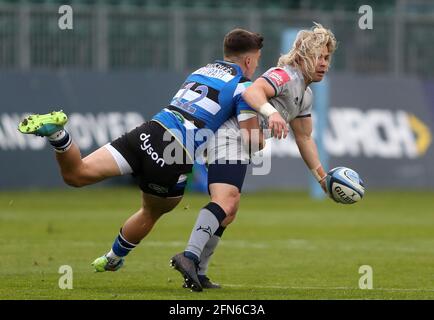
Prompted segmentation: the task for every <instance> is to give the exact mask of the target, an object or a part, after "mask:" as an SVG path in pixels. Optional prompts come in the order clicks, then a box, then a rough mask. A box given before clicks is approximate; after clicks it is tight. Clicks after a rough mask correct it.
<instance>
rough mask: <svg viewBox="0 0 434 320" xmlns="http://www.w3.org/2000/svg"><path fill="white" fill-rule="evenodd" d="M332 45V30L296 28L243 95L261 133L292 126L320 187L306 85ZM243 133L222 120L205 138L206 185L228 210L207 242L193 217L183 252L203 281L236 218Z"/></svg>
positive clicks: (324, 64)
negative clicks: (287, 43) (284, 47)
mask: <svg viewBox="0 0 434 320" xmlns="http://www.w3.org/2000/svg"><path fill="white" fill-rule="evenodd" d="M335 49H336V39H335V36H334V35H333V33H332V32H331V31H330V30H328V29H326V28H324V27H323V26H322V25H320V24H318V23H314V26H313V27H312V29H311V30H301V31H300V32H299V33H298V34H297V37H296V40H295V41H294V44H293V46H292V48H291V49H290V51H289V52H288V53H287V54H284V55H282V56H281V57H280V58H279V60H278V63H277V67H273V68H270V69H269V70H268V71H266V72H265V73H264V74H263V75H262V76H261V77H259V78H258V79H257V80H256V81H254V82H253V84H252V85H251V86H249V87H248V88H247V89H246V90H245V91H244V92H243V94H242V96H243V98H244V99H245V101H246V102H247V103H248V104H249V105H250V106H251V107H252V108H253V109H255V110H256V111H257V112H258V113H259V114H260V115H261V116H262V117H261V118H262V121H261V122H262V129H263V130H264V132H266V131H265V129H268V128H269V129H271V130H272V133H273V134H272V136H273V137H276V136H279V137H280V136H281V135H283V136H284V137H285V136H286V133H287V132H288V128H287V124H289V125H290V126H291V128H292V131H293V133H294V137H295V141H296V144H297V146H298V149H299V151H300V154H301V156H302V158H303V160H304V161H305V163H306V165H307V167H308V168H309V169H310V170H311V172H312V174H313V175H314V177H315V178H316V179H317V181H318V182H319V183H320V184H321V186H322V188H323V190H324V191H326V190H325V181H324V180H325V177H326V172H325V170H324V168H323V166H322V165H321V162H320V159H319V155H318V151H317V146H316V143H315V141H314V139H313V138H312V116H311V110H312V99H313V96H312V90H311V89H310V88H309V85H310V84H311V83H313V82H319V81H321V80H322V79H323V78H324V76H325V74H326V73H327V71H328V69H329V66H330V62H331V57H332V55H333V53H334V51H335ZM257 116H258V115H257V114H255V113H249V114H248V115H246V117H251V118H254V117H257ZM245 119H246V118H245ZM267 120H268V121H267ZM267 122H268V124H267ZM242 131H243V130H240V127H239V125H238V123H237V121H236V119H235V118H231V119H229V120H227V121H226V122H225V123H224V124H223V125H222V127H220V129H219V131H218V132H217V134H216V137H215V139H214V140H213V141H211V142H210V146H209V149H208V161H209V163H210V165H209V169H208V185H209V190H210V191H211V196H212V197H220V199H219V202H220V203H225V206H226V207H227V208H232V209H231V210H230V211H228V212H226V214H227V216H226V219H225V220H224V221H222V223H221V225H220V228H219V229H218V231H217V232H216V233H214V234H213V235H209V237H210V238H209V240H208V242H207V243H204V242H203V240H202V242H200V241H198V240H197V237H196V234H197V232H198V231H200V230H202V229H204V228H205V226H203V225H201V224H200V221H199V220H198V221H197V222H196V224H195V226H194V228H193V231H192V233H191V236H190V240H189V242H188V245H187V247H186V249H185V251H184V255H186V256H189V257H191V256H195V260H196V261H198V274H199V276H202V277H205V278H206V279H208V278H207V277H206V273H207V270H208V264H209V261H210V257H211V255H212V254H213V252H214V251H215V249H216V247H217V245H218V242H219V239H220V237H221V236H222V233H223V230H224V229H225V227H226V226H227V225H228V224H230V223H231V222H232V221H233V220H234V219H235V215H236V212H237V210H238V206H239V200H240V193H241V186H242V183H243V181H244V176H245V169H243V165H244V164H239V163H235V164H234V161H241V162H243V161H246V160H249V158H250V154H251V153H250V152H247V151H246V149H247V148H245V145H243V144H240V143H239V141H240V139H243V138H244V134H243V132H242ZM268 132H269V131H268ZM261 134H262V133H261ZM221 135H224V136H223V137H222V136H221ZM266 138H269V137H266ZM250 140H251V139H250ZM250 147H251V146H250ZM261 147H262V146H259V147H257V148H256V150H260V149H261ZM253 149H255V148H253ZM250 150H251V149H250ZM225 161H226V162H231V163H232V165H231V166H230V165H227V164H226V163H225ZM216 190H229V191H231V193H230V192H228V191H227V192H226V193H222V192H216ZM213 191H214V192H213ZM213 194H214V196H213ZM229 195H232V196H229ZM184 286H185V287H190V286H191V284H190V283H186V284H185V285H184ZM203 287H205V288H219V287H220V286H219V285H217V284H213V283H212V282H209V281H208V286H203Z"/></svg>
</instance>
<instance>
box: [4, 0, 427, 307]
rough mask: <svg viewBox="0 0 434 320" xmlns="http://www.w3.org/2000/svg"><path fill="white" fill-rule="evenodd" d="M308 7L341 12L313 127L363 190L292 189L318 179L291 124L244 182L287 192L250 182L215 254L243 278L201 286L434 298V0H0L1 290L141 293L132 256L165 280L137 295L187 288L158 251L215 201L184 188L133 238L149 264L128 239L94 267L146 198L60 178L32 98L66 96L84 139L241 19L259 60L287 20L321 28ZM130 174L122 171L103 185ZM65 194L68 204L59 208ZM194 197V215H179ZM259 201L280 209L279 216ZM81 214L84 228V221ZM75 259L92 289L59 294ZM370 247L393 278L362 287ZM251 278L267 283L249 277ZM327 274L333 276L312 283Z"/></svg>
mask: <svg viewBox="0 0 434 320" xmlns="http://www.w3.org/2000/svg"><path fill="white" fill-rule="evenodd" d="M64 4H69V5H71V6H72V8H73V29H72V30H60V29H59V27H58V20H59V18H60V16H61V15H60V14H59V13H58V9H59V6H60V5H64ZM361 5H370V6H371V7H372V9H373V29H372V30H369V29H368V30H362V29H360V28H359V23H358V22H359V19H360V17H361V16H362V14H360V13H359V12H358V10H359V7H360V6H361ZM313 21H316V22H319V23H321V24H323V25H324V26H326V27H328V28H330V29H331V30H332V31H333V32H334V33H335V35H336V38H337V40H338V50H337V51H336V54H335V55H334V57H333V62H332V68H331V70H330V73H329V75H328V76H327V83H328V85H327V90H326V93H325V94H324V92H323V93H321V94H317V95H316V98H317V100H316V102H315V104H314V109H315V108H316V109H317V110H318V106H317V104H318V103H323V104H325V109H321V108H320V109H321V110H322V111H321V112H322V113H321V114H320V117H321V118H322V119H326V120H327V121H326V122H327V125H326V128H325V130H324V131H323V132H321V134H319V135H318V134H316V139H318V141H319V143H320V144H321V145H322V146H323V149H324V154H323V157H324V158H325V159H328V161H327V164H328V168H332V167H334V166H337V165H343V166H348V167H351V168H353V169H355V170H356V171H358V172H359V173H360V174H361V176H362V177H363V178H364V180H365V182H366V185H367V188H368V191H367V197H366V199H364V200H363V201H362V202H361V203H360V204H358V205H355V206H351V207H348V206H347V207H345V208H343V207H342V206H339V207H337V206H336V205H335V204H333V203H331V202H330V201H327V202H326V203H324V204H322V203H321V204H320V203H317V202H315V201H313V200H311V199H309V197H308V196H307V195H306V194H305V192H302V193H300V192H296V191H294V189H297V190H307V188H308V186H309V179H310V175H309V172H308V170H306V168H305V165H304V163H303V162H302V160H301V159H300V156H299V154H298V152H297V149H296V146H295V144H294V142H293V141H292V139H291V138H289V139H288V140H287V141H284V142H279V143H273V146H272V155H273V158H272V161H273V162H272V167H271V172H270V174H268V175H266V176H249V177H248V178H247V181H246V183H245V190H246V191H251V192H253V191H263V190H270V189H272V190H276V189H279V190H284V192H279V193H277V195H276V194H273V193H267V194H264V196H261V195H262V194H261V193H253V195H246V197H245V199H244V198H243V199H242V202H241V209H240V214H239V216H240V217H239V218H238V219H239V222H237V223H235V225H234V227H233V231H231V232H233V233H229V234H228V235H227V236H225V237H226V238H225V240H224V241H223V243H225V241H227V242H226V244H227V245H223V247H224V248H225V249H224V250H223V249H222V250H221V253H217V256H216V261H220V264H219V262H216V264H217V268H215V270H216V271H215V273H217V275H218V277H220V279H221V280H222V281H223V282H224V283H229V284H230V283H232V284H233V286H232V287H230V286H229V288H231V290H232V295H227V296H225V295H224V294H226V293H222V295H221V296H219V295H214V293H213V294H210V295H208V296H205V297H208V298H217V299H218V298H229V299H232V298H235V299H236V298H245V299H249V298H263V299H268V298H277V299H282V298H283V299H286V298H306V297H307V298H342V297H344V298H352V297H356V298H394V297H395V298H433V297H434V296H433V284H432V273H429V270H432V265H433V262H434V261H433V258H432V256H433V253H434V252H433V249H432V248H434V220H433V217H434V200H433V199H434V170H433V163H434V148H433V146H432V132H433V129H434V59H433V57H434V2H433V1H430V0H414V1H410V0H377V1H368V0H366V1H364V0H362V1H359V0H357V1H344V0H330V1H314V0H286V1H284V0H267V1H260V0H246V1H243V0H220V1H212V0H172V1H170V0H107V1H98V0H75V1H66V0H22V1H19V0H17V1H13V0H0V94H1V95H0V161H1V164H2V166H3V170H2V172H1V174H0V199H1V201H0V245H1V247H2V250H4V251H3V253H2V255H3V257H7V259H6V258H5V259H2V260H1V261H0V278H1V279H2V281H0V283H2V284H3V288H2V287H1V285H0V298H1V297H6V298H8V297H9V298H23V297H24V298H38V297H39V298H40V297H48V298H56V297H57V298H59V297H61V298H68V297H75V298H80V297H83V298H100V297H105V298H109V299H110V298H113V297H117V295H118V294H119V293H118V292H115V291H116V290H115V289H113V290H111V289H109V288H110V286H111V285H112V286H113V288H117V289H119V290H121V291H122V290H127V289H125V288H126V287H128V285H129V286H130V288H133V289H131V290H132V291H130V292H128V293H127V294H126V295H124V296H122V294H119V297H126V298H135V297H138V296H137V295H136V293H137V290H139V289H137V287H135V286H137V285H136V280H137V277H142V276H143V274H140V275H139V274H135V273H133V272H139V271H140V272H143V273H144V274H146V275H145V277H146V281H148V283H149V282H150V283H152V285H153V286H154V291H155V292H156V294H155V295H154V296H152V295H151V296H147V295H146V293H143V292H141V293H140V295H139V297H141V298H147V297H148V298H149V297H151V298H153V297H155V298H163V299H164V298H179V297H180V296H181V297H185V296H183V295H180V293H178V291H177V290H178V288H179V285H178V284H176V285H175V284H173V283H171V281H169V282H168V283H167V281H166V280H167V278H168V277H175V276H174V275H173V274H172V273H170V271H168V272H169V273H168V274H167V275H166V273H165V272H166V271H161V270H160V268H161V265H163V264H164V265H166V260H167V259H168V258H169V257H170V255H171V254H172V253H174V252H175V250H179V249H182V248H183V241H185V240H187V237H188V235H189V232H190V228H191V226H192V224H193V221H194V219H195V216H196V213H197V210H198V209H199V208H200V206H201V204H204V203H206V201H207V198H206V195H202V196H201V195H194V196H192V195H188V194H187V197H186V199H187V200H186V201H187V203H186V204H185V205H183V206H181V207H180V209H177V210H175V212H174V214H173V217H171V218H170V219H167V220H164V219H163V220H164V221H162V222H161V226H159V227H158V228H159V231H154V233H153V234H152V235H151V237H150V240H149V241H150V242H149V243H150V244H144V245H143V248H142V249H140V251H138V252H139V253H140V254H141V255H142V257H143V255H145V256H146V257H149V259H148V260H146V261H147V262H145V265H143V263H142V262H143V261H142V260H140V261H141V262H139V259H142V258H139V256H134V257H132V258H131V265H132V266H131V269H128V270H126V273H124V274H123V276H121V278H116V280H108V281H107V282H104V284H101V283H96V282H95V283H94V282H93V281H95V280H93V278H92V275H90V269H89V268H88V262H90V261H91V260H92V259H93V258H94V256H97V255H99V254H101V252H103V250H106V248H107V245H109V244H110V243H111V240H112V236H114V235H115V234H116V231H117V228H118V226H119V224H120V223H121V222H122V221H123V220H124V218H126V217H127V216H128V215H129V212H130V211H131V212H133V211H134V210H135V208H136V205H138V203H139V202H137V204H136V205H132V204H131V201H133V199H132V198H133V196H131V193H132V194H134V197H135V196H136V194H135V193H136V190H135V189H134V190H131V191H125V190H124V189H117V188H115V189H112V190H108V189H107V190H105V191H106V192H107V193H104V192H101V193H100V192H99V191H95V190H89V189H83V190H70V189H67V192H66V193H65V190H64V189H65V188H67V187H65V186H64V184H63V182H62V181H61V178H60V177H59V174H58V172H57V170H56V163H55V160H54V157H53V152H52V151H51V149H50V146H49V145H48V144H47V143H46V142H45V140H44V139H40V138H36V137H27V136H23V135H20V134H19V133H18V131H17V130H16V126H17V124H18V122H19V121H20V120H21V119H22V117H23V115H24V114H27V113H45V112H47V111H50V110H53V109H59V108H62V109H63V110H65V112H66V113H68V114H69V115H70V122H69V124H68V126H69V130H70V131H71V133H72V135H73V138H74V139H75V141H76V142H77V143H78V144H79V146H80V148H81V150H82V152H83V154H87V153H89V152H90V151H92V150H94V149H95V148H96V147H98V146H100V145H103V144H105V143H107V142H109V141H110V140H112V139H114V138H117V137H118V136H119V135H120V134H122V133H123V132H125V131H127V130H129V129H131V128H132V127H134V126H135V125H136V124H138V123H140V122H141V121H143V120H144V119H149V118H150V117H151V116H152V115H153V114H154V113H156V112H157V111H158V110H159V109H161V108H162V107H163V106H165V105H166V104H167V103H168V101H169V99H170V98H171V97H172V94H173V92H175V90H176V89H177V88H178V86H179V85H180V83H182V81H183V79H184V77H185V75H186V74H188V73H189V72H191V71H192V70H194V69H195V68H197V67H200V66H201V65H203V64H205V63H208V62H209V61H212V60H215V59H220V58H221V56H222V39H223V36H224V35H225V34H226V33H227V32H228V31H229V30H231V29H232V28H234V27H242V28H246V29H249V30H251V31H255V32H260V33H262V34H263V35H264V37H265V43H264V49H263V52H262V61H261V64H260V66H259V70H258V71H257V73H256V76H258V75H260V74H261V72H263V71H265V70H267V69H268V68H269V67H271V66H274V65H275V64H276V62H277V59H278V57H279V55H280V54H281V53H284V50H283V48H287V46H288V43H285V39H286V38H285V34H286V32H288V31H289V32H291V31H294V30H298V29H301V28H310V27H311V26H312V22H313ZM285 50H286V49H285ZM324 101H325V102H324ZM317 112H319V111H317ZM197 173H200V171H199V170H198V171H197ZM198 179H199V180H202V181H203V177H202V178H200V175H198ZM196 182H197V181H196ZM130 183H131V181H130V180H129V179H120V178H119V179H113V180H111V181H110V182H107V183H105V184H104V183H103V184H102V185H104V186H107V185H113V184H115V185H125V184H130ZM200 185H201V184H200V181H199V183H197V184H196V186H199V188H200ZM107 187H108V186H107ZM194 187H195V186H194V185H193V186H192V188H194ZM34 189H38V190H41V191H35V190H34ZM45 189H50V191H46V190H45ZM397 189H400V190H399V191H397ZM118 190H121V191H118ZM127 190H129V189H127ZM286 190H287V191H286ZM68 192H69V193H68ZM88 195H89V196H88ZM47 197H48V198H47ZM188 197H190V198H188ZM189 199H190V200H189ZM63 203H67V208H62V209H61V210H59V207H62V206H63ZM106 204H107V205H106ZM289 204H291V205H289ZM130 207H131V208H130ZM124 208H125V209H124ZM186 210H187V211H189V212H190V213H191V214H189V215H188V217H186V216H185V215H183V214H182V212H184V211H186ZM261 210H262V211H261ZM263 212H268V214H269V215H268V216H267V221H265V220H264V219H263ZM120 213H123V215H120ZM285 217H286V218H285ZM102 221H103V222H102ZM71 228H77V229H80V230H81V233H80V237H78V235H77V234H76V233H74V230H71ZM165 230H166V231H167V232H166V233H165ZM82 237H84V238H86V239H87V240H89V241H88V242H86V241H84V242H83V241H82V240H83V238H82ZM288 237H290V238H291V237H292V238H294V239H292V238H291V239H292V240H291V239H288ZM56 241H59V242H56ZM237 241H238V242H237ZM144 242H146V241H144ZM58 243H60V244H61V247H62V248H64V249H65V250H63V249H62V250H61V249H60V248H59V244H58ZM344 244H345V245H344ZM171 245H172V246H171ZM261 246H265V247H261ZM267 246H268V247H267ZM264 248H277V249H276V250H277V251H271V250H267V253H270V252H272V255H271V256H267V255H265V253H263V251H262V250H266V249H264ZM82 249H86V250H82ZM288 250H289V251H288ZM240 251H241V252H242V253H240ZM258 251H259V252H261V255H262V256H263V257H264V259H265V258H270V259H273V261H278V263H277V264H276V265H275V266H273V267H270V266H269V265H267V269H266V270H263V269H261V268H263V267H264V266H262V264H263V263H262V264H261V263H260V262H259V261H256V262H255V263H254V264H253V266H252V267H251V271H252V274H249V273H244V271H243V270H242V267H241V266H240V263H241V262H240V261H238V260H239V259H243V261H245V260H248V259H249V257H250V256H251V255H256V253H257V252H258ZM68 252H74V253H75V255H73V256H71V255H69V254H67V253H68ZM83 252H85V253H84V254H83ZM277 252H279V253H281V254H278V253H277ZM288 252H290V253H289V254H288ZM357 253H359V254H357ZM234 256H235V257H238V258H239V259H238V260H237V259H235V261H234V260H233V257H234ZM303 257H304V258H303ZM134 258H135V259H136V260H134ZM153 259H155V261H153ZM219 259H220V260H219ZM316 259H320V260H319V261H318V260H316ZM152 261H153V262H152ZM237 261H238V262H237ZM295 261H296V262H295ZM67 263H69V264H72V265H74V266H75V267H76V269H75V270H79V271H80V272H82V275H81V277H82V280H83V282H82V284H81V286H82V287H81V288H82V289H83V287H84V288H85V289H86V290H87V291H86V290H85V291H80V292H78V293H77V291H75V293H74V294H71V295H69V296H68V295H67V293H62V294H61V295H60V296H58V294H59V290H58V289H57V291H56V285H55V283H56V281H57V280H56V279H57V277H58V275H57V269H56V268H57V267H58V265H60V264H67ZM237 263H238V264H237ZM243 263H245V262H243ZM369 263H371V264H374V271H375V270H380V271H381V272H382V274H381V275H379V274H378V273H377V276H376V277H377V278H376V279H377V280H378V281H379V283H380V286H381V285H382V286H383V287H384V288H386V289H385V290H383V291H377V292H376V293H375V294H374V293H373V294H372V295H369V294H367V293H360V291H357V281H358V276H359V275H358V274H357V268H358V266H359V265H362V264H369ZM307 265H309V267H308V269H305V268H306V267H307ZM338 265H339V267H338ZM375 266H377V269H375ZM38 268H39V269H38ZM219 268H221V269H219ZM133 269H134V270H133ZM217 270H223V271H224V272H223V271H222V273H218V272H217ZM229 270H230V271H229ZM282 270H284V271H282ZM128 272H130V273H128ZM258 272H259V273H260V274H262V275H264V274H266V275H269V276H270V277H271V278H272V280H273V284H274V285H275V287H273V286H271V285H270V283H267V281H266V279H267V277H262V278H263V279H261V281H259V282H256V281H257V279H256V278H255V277H256V274H258ZM351 272H352V273H353V274H351ZM87 273H89V274H87ZM229 273H235V274H236V276H235V279H236V280H234V279H233V278H231V277H230V274H229ZM153 274H155V275H158V276H157V277H156V278H153V276H152V275H153ZM240 274H242V275H243V276H242V277H240V278H236V277H237V276H240ZM350 274H351V276H350ZM41 279H42V280H41ZM44 279H45V280H49V281H51V280H52V282H53V283H52V284H51V285H48V284H47V283H42V282H41V281H44ZM105 279H109V278H105ZM121 279H123V281H124V282H121ZM269 279H270V278H269ZM288 279H289V280H288ZM294 279H296V280H294ZM325 279H329V280H325ZM157 280H158V281H157ZM169 280H170V279H169ZM217 280H218V279H217ZM86 281H89V282H86ZM111 281H113V282H111ZM116 281H119V282H116ZM125 281H126V282H125ZM153 281H154V282H153ZM243 281H244V282H243ZM161 282H163V289H162V290H161V291H159V290H160V289H161V288H160V287H159V286H160V285H161ZM83 283H86V284H83ZM125 283H128V285H125ZM234 283H235V284H234ZM252 283H256V284H257V286H261V285H263V286H264V287H263V288H262V289H259V288H257V289H251V290H250V289H249V290H247V288H250V287H249V285H251V284H252ZM375 283H378V282H375ZM267 285H269V286H268V287H267ZM374 285H375V284H374ZM29 286H30V287H31V288H30V287H29ZM164 286H169V287H170V288H171V289H173V292H172V293H173V294H172V293H168V292H167V291H165V289H164ZM279 286H280V287H279ZM321 287H325V288H329V289H330V290H317V291H316V289H315V288H320V289H321ZM353 287H354V288H353ZM95 288H96V289H95ZM134 288H135V289H134ZM159 288H160V289H159ZM309 288H310V289H309ZM333 288H334V289H333ZM339 288H341V289H339ZM345 288H346V289H345ZM387 288H398V289H397V290H395V291H393V289H391V290H389V289H387ZM92 290H96V291H95V292H96V293H95V292H94V291H92ZM107 290H108V291H107ZM291 290H292V291H291ZM309 290H311V291H309ZM312 290H313V291H312ZM388 290H389V291H388ZM107 292H111V293H113V295H111V294H108V293H107ZM288 292H289V295H288ZM80 294H82V295H80ZM388 294H390V295H388Z"/></svg>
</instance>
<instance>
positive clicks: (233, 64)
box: [215, 60, 244, 77]
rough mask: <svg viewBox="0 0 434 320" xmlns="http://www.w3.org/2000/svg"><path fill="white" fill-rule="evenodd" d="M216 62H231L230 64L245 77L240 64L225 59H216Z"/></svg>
mask: <svg viewBox="0 0 434 320" xmlns="http://www.w3.org/2000/svg"><path fill="white" fill-rule="evenodd" d="M215 62H218V63H223V64H229V65H231V66H233V67H234V68H235V69H237V71H238V72H239V73H240V74H241V75H242V76H243V77H244V74H243V70H241V67H240V66H239V65H238V64H236V63H235V62H229V61H225V60H216V61H215Z"/></svg>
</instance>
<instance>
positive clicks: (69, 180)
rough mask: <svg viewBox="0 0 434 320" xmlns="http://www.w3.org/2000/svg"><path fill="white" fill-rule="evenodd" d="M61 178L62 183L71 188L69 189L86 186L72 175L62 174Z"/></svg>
mask: <svg viewBox="0 0 434 320" xmlns="http://www.w3.org/2000/svg"><path fill="white" fill-rule="evenodd" d="M62 177H63V181H64V182H65V183H66V184H67V185H68V186H71V187H74V188H81V187H84V186H85V185H86V184H85V183H84V181H83V180H82V179H80V178H78V177H77V176H75V175H72V174H63V175H62Z"/></svg>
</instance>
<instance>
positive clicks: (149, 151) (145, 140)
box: [140, 133, 166, 167]
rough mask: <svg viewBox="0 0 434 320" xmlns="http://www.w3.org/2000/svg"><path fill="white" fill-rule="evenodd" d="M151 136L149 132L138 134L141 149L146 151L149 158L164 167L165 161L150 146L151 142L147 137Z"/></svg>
mask: <svg viewBox="0 0 434 320" xmlns="http://www.w3.org/2000/svg"><path fill="white" fill-rule="evenodd" d="M150 137H151V135H150V134H146V133H142V134H140V140H141V141H142V144H141V145H140V148H141V149H142V150H143V151H146V153H147V154H148V155H149V156H150V157H151V159H152V160H153V161H154V162H156V163H157V164H159V165H160V167H164V165H165V163H166V162H165V161H164V159H163V158H160V156H159V155H158V153H156V152H155V151H154V148H153V147H152V146H151V143H150V142H149V138H150Z"/></svg>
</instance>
